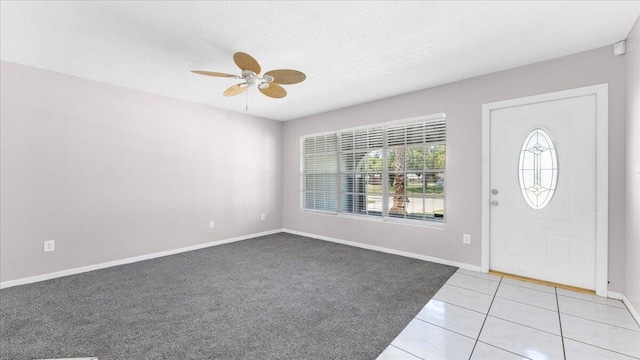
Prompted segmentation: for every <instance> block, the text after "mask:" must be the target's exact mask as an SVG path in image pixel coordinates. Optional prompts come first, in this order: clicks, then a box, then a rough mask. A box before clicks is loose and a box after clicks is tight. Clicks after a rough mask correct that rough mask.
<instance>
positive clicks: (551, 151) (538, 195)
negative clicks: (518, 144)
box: [518, 129, 558, 210]
mask: <svg viewBox="0 0 640 360" xmlns="http://www.w3.org/2000/svg"><path fill="white" fill-rule="evenodd" d="M518 178H519V180H520V190H521V191H522V196H523V197H524V200H525V201H526V202H527V204H529V206H531V207H532V208H534V209H536V210H539V209H542V208H544V207H545V206H547V205H548V204H549V202H550V201H551V198H553V194H554V192H555V190H556V184H557V182H558V154H557V153H556V148H555V145H554V143H553V141H551V137H550V136H549V134H547V132H546V131H544V130H542V129H535V130H533V131H531V133H530V134H529V135H528V136H527V138H526V139H525V141H524V144H522V149H521V150H520V161H519V165H518Z"/></svg>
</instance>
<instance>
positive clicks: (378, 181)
mask: <svg viewBox="0 0 640 360" xmlns="http://www.w3.org/2000/svg"><path fill="white" fill-rule="evenodd" d="M338 144H339V149H340V150H339V154H340V159H339V162H340V212H342V213H350V214H356V215H369V216H378V217H380V216H382V180H383V151H382V150H383V146H384V129H383V128H382V127H376V128H371V129H361V130H355V131H345V132H341V133H339V136H338Z"/></svg>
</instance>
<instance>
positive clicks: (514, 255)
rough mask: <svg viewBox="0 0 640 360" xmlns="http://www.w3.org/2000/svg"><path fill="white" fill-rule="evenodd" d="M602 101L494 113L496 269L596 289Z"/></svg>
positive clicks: (572, 100)
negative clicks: (598, 125)
mask: <svg viewBox="0 0 640 360" xmlns="http://www.w3.org/2000/svg"><path fill="white" fill-rule="evenodd" d="M596 104H597V99H596V95H594V94H591V95H583V96H577V97H569V98H564V99H557V100H550V101H541V102H535V103H529V104H523V105H517V106H511V107H503V108H498V109H494V110H491V112H490V115H489V116H490V121H489V122H490V124H489V126H490V170H489V176H490V180H489V184H490V192H491V193H490V195H489V201H490V204H491V206H490V211H489V212H490V214H489V216H490V220H489V223H490V225H489V226H490V228H489V239H490V246H489V249H490V250H489V251H490V254H489V259H490V261H489V267H490V269H491V270H495V271H500V272H505V273H510V274H516V275H521V276H525V277H530V278H535V279H540V280H546V281H551V282H555V283H560V284H566V285H571V286H576V287H580V288H585V289H595V288H596V210H597V209H596V198H597V194H596V190H597V189H596V173H597V168H596V157H597V149H596V145H597V141H596Z"/></svg>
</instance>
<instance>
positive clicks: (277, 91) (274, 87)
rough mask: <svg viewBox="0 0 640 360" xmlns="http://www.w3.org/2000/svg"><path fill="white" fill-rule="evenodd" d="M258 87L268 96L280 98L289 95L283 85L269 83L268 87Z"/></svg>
mask: <svg viewBox="0 0 640 360" xmlns="http://www.w3.org/2000/svg"><path fill="white" fill-rule="evenodd" d="M258 89H259V90H260V92H261V93H263V94H265V95H267V96H268V97H272V98H276V99H280V98H283V97H285V96H287V91H286V90H285V89H284V88H283V87H282V86H280V85H278V84H274V83H271V84H269V87H268V88H266V89H260V88H258Z"/></svg>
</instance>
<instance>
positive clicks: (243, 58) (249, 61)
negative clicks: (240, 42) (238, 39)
mask: <svg viewBox="0 0 640 360" xmlns="http://www.w3.org/2000/svg"><path fill="white" fill-rule="evenodd" d="M233 61H234V62H235V63H236V65H238V67H239V68H240V70H251V71H253V72H254V73H256V74H260V71H262V69H261V68H260V64H258V62H257V61H256V59H254V58H252V57H251V55H249V54H245V53H243V52H237V53H235V54H233Z"/></svg>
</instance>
